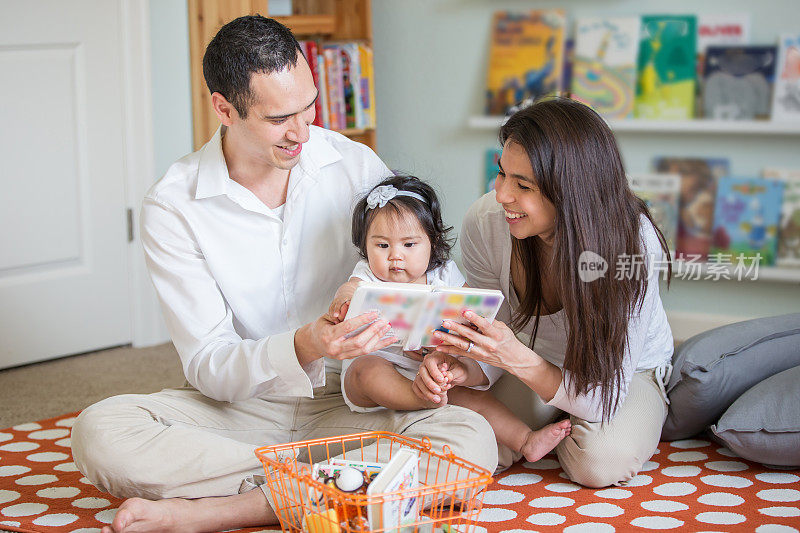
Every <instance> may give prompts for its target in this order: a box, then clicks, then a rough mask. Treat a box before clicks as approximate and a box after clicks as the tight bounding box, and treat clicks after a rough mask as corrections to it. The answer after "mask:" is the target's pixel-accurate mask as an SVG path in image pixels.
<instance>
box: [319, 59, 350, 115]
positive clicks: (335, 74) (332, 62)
mask: <svg viewBox="0 0 800 533" xmlns="http://www.w3.org/2000/svg"><path fill="white" fill-rule="evenodd" d="M323 55H324V56H325V77H326V78H327V82H328V107H329V111H330V121H331V129H335V130H343V129H345V128H347V118H346V116H345V115H346V110H345V102H344V78H343V74H342V70H343V69H342V56H341V54H340V53H339V47H338V46H335V45H328V44H326V45H324V46H323Z"/></svg>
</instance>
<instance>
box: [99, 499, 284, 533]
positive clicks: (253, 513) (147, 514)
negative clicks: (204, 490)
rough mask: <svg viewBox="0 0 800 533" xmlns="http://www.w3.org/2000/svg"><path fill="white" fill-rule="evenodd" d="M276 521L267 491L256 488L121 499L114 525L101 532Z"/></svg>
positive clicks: (239, 525) (217, 527)
mask: <svg viewBox="0 0 800 533" xmlns="http://www.w3.org/2000/svg"><path fill="white" fill-rule="evenodd" d="M276 522H277V518H276V516H275V513H274V512H273V511H272V509H271V508H270V506H269V505H267V502H266V498H265V497H264V493H263V492H262V491H261V490H260V489H254V490H251V491H249V492H245V493H242V494H235V495H233V496H223V497H219V498H200V499H197V500H184V499H181V498H170V499H165V500H155V501H154V500H144V499H142V498H130V499H128V500H125V501H124V502H122V505H120V507H119V510H118V511H117V515H116V516H115V517H114V521H113V522H111V525H109V526H105V527H104V528H103V529H102V533H146V532H150V531H153V532H156V531H157V532H190V533H199V532H202V531H224V530H227V529H237V528H242V527H251V526H262V525H267V524H274V523H276Z"/></svg>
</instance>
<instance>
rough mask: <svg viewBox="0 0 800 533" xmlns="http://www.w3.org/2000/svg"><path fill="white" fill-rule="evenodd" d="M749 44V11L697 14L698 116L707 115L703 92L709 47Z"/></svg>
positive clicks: (696, 107) (696, 103)
mask: <svg viewBox="0 0 800 533" xmlns="http://www.w3.org/2000/svg"><path fill="white" fill-rule="evenodd" d="M747 44H750V15H749V14H748V13H709V14H704V15H698V16H697V75H696V77H697V87H696V102H695V115H696V116H705V114H704V110H703V98H702V93H703V79H704V76H703V74H704V72H705V64H706V50H707V49H708V47H709V46H743V45H747Z"/></svg>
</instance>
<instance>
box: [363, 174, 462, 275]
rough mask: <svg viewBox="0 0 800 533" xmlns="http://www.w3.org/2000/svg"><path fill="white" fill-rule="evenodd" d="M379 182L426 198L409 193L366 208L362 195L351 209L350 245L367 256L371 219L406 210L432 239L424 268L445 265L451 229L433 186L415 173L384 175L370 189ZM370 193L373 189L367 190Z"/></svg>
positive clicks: (365, 197) (451, 244)
mask: <svg viewBox="0 0 800 533" xmlns="http://www.w3.org/2000/svg"><path fill="white" fill-rule="evenodd" d="M381 185H392V186H393V187H395V188H396V189H397V190H399V191H409V192H414V193H417V194H419V195H420V196H422V197H423V198H425V201H424V202H423V201H422V200H419V199H417V198H413V197H411V196H395V197H394V198H392V199H391V200H389V201H388V202H386V205H384V206H383V207H376V208H374V209H367V197H368V196H369V194H367V195H365V196H364V197H363V198H361V199H360V200H359V201H358V203H357V204H356V206H355V208H353V226H352V237H353V244H354V245H355V247H356V248H358V253H359V255H361V257H363V258H364V259H367V234H368V233H369V227H370V225H371V224H372V221H373V220H375V217H376V216H377V214H378V213H379V212H380V211H384V210H389V212H390V213H391V214H392V215H394V216H396V217H399V216H401V215H403V214H405V213H410V214H412V215H414V216H415V217H416V218H417V220H419V223H420V225H421V226H422V229H423V230H425V233H426V234H427V235H428V238H429V239H430V241H431V258H430V261H428V268H427V270H432V269H434V268H438V267H440V266H442V265H444V264H445V263H446V262H447V260H448V259H450V249H451V248H452V247H453V241H454V239H451V238H450V237H448V235H447V234H448V233H450V231H451V230H452V229H453V228H452V226H446V225H445V224H444V223H443V222H442V209H441V205H440V204H439V198H437V197H436V192H435V191H434V190H433V187H431V186H430V185H428V184H427V183H425V182H424V181H422V180H420V179H419V178H417V177H414V176H404V175H399V176H393V177H391V178H386V179H385V180H383V181H382V182H380V183H379V184H378V185H376V186H375V187H373V190H374V189H375V188H377V187H380V186H381ZM370 192H372V191H370Z"/></svg>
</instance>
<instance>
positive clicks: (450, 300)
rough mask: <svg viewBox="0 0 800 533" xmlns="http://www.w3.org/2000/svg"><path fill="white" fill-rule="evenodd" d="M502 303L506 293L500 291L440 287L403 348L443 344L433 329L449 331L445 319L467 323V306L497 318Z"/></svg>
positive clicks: (489, 317) (432, 294)
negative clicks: (434, 334) (444, 326)
mask: <svg viewBox="0 0 800 533" xmlns="http://www.w3.org/2000/svg"><path fill="white" fill-rule="evenodd" d="M502 303H503V293H501V292H500V291H495V290H485V289H470V288H447V287H437V288H436V289H434V290H433V292H432V293H431V295H430V297H429V298H428V301H427V302H426V304H425V307H424V308H423V309H422V313H421V314H420V318H419V320H418V321H417V323H416V327H415V328H414V330H413V331H412V332H411V333H410V335H409V338H408V341H407V342H406V344H405V346H404V347H403V349H404V350H418V349H420V348H421V347H423V346H426V347H430V346H437V345H439V344H441V342H440V341H439V340H437V339H436V338H434V336H433V332H434V331H436V330H437V329H440V330H442V331H447V330H446V329H444V328H443V327H442V321H443V320H453V321H456V322H461V323H465V324H466V323H467V320H466V319H464V317H463V316H462V312H463V311H464V310H465V309H469V310H472V311H473V312H475V313H476V314H478V315H480V316H482V317H483V318H485V319H487V320H494V317H495V316H496V315H497V311H499V310H500V305H501V304H502Z"/></svg>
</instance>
